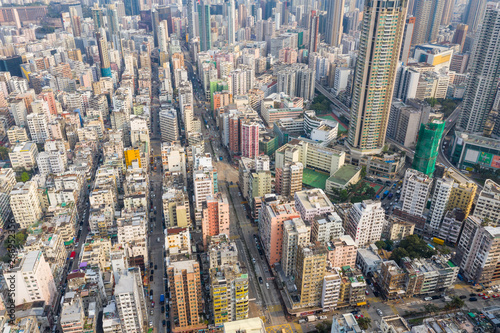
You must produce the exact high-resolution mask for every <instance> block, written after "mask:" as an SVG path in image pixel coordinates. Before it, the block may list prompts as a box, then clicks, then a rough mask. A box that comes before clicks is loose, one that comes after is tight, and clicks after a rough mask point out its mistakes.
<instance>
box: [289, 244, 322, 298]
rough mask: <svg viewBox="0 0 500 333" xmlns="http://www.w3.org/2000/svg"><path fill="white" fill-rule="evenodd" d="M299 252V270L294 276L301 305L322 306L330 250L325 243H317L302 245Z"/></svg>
mask: <svg viewBox="0 0 500 333" xmlns="http://www.w3.org/2000/svg"><path fill="white" fill-rule="evenodd" d="M297 252H298V253H297V270H296V271H295V274H294V277H295V285H296V286H297V292H298V294H299V297H300V301H299V302H300V307H303V308H310V307H317V306H320V304H321V295H322V293H323V278H324V277H325V272H326V264H327V260H326V258H327V254H328V251H327V249H326V247H325V245H323V244H319V243H317V244H309V245H306V246H301V247H299V248H298V250H297Z"/></svg>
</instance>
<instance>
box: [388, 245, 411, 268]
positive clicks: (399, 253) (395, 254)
mask: <svg viewBox="0 0 500 333" xmlns="http://www.w3.org/2000/svg"><path fill="white" fill-rule="evenodd" d="M409 256H410V254H409V253H408V251H406V250H405V249H404V248H402V247H398V248H396V249H395V250H394V251H392V253H391V257H390V258H389V259H390V260H394V261H395V262H396V263H398V264H399V263H400V262H401V259H403V258H405V257H409Z"/></svg>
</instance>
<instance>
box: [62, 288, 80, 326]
mask: <svg viewBox="0 0 500 333" xmlns="http://www.w3.org/2000/svg"><path fill="white" fill-rule="evenodd" d="M68 294H70V295H68ZM68 296H72V297H71V298H70V300H69V301H68V302H64V304H63V306H62V310H61V328H62V331H63V333H69V332H70V333H77V332H83V326H84V324H85V311H84V309H83V304H82V299H81V298H80V297H78V296H76V295H75V293H74V292H68V293H67V294H66V297H68Z"/></svg>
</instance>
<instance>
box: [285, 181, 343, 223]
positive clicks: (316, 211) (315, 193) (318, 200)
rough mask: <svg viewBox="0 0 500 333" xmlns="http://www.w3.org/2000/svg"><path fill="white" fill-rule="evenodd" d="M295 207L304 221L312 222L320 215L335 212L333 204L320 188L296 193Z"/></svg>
mask: <svg viewBox="0 0 500 333" xmlns="http://www.w3.org/2000/svg"><path fill="white" fill-rule="evenodd" d="M295 207H296V208H297V210H298V211H299V213H300V216H301V217H302V219H303V220H304V221H308V222H312V221H313V220H314V218H315V217H316V216H318V215H325V214H330V213H332V212H334V211H335V209H334V207H333V204H332V202H331V201H330V199H328V197H327V196H326V194H325V192H323V190H322V189H320V188H314V189H312V190H305V191H300V192H295Z"/></svg>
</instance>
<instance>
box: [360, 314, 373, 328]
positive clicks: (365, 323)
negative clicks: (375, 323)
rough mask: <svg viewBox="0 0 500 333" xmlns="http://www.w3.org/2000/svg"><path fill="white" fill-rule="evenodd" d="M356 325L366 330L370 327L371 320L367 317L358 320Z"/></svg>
mask: <svg viewBox="0 0 500 333" xmlns="http://www.w3.org/2000/svg"><path fill="white" fill-rule="evenodd" d="M357 320H358V325H359V327H360V328H361V329H363V330H367V329H368V327H370V326H372V320H371V319H370V318H367V317H361V318H358V319H357Z"/></svg>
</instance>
